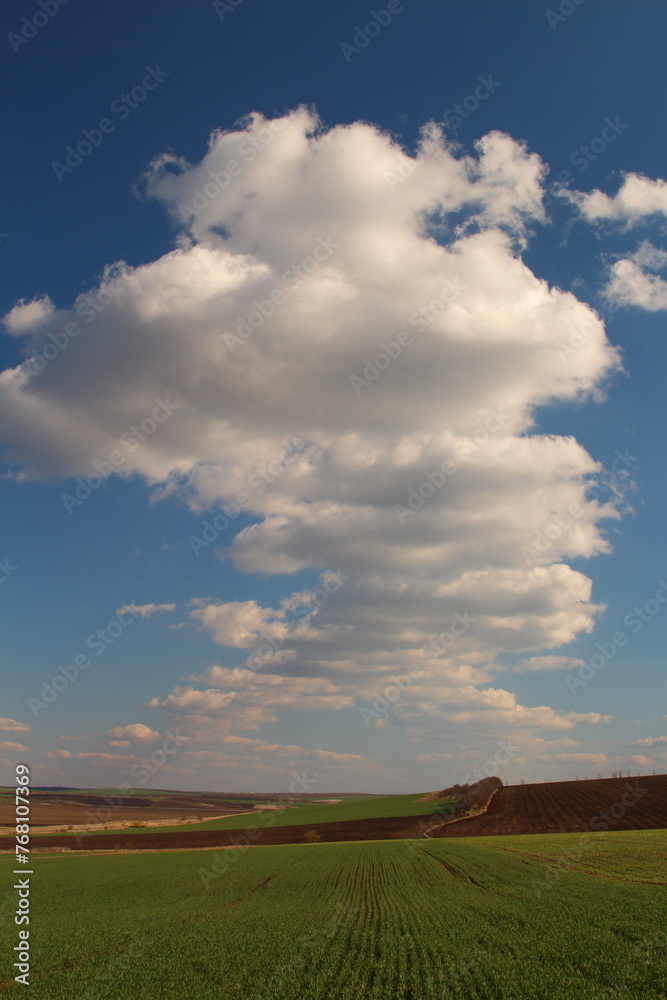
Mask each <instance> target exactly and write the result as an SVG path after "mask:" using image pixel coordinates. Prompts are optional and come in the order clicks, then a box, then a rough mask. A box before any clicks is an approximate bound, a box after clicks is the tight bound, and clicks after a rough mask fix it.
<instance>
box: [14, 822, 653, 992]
mask: <svg viewBox="0 0 667 1000" xmlns="http://www.w3.org/2000/svg"><path fill="white" fill-rule="evenodd" d="M579 839H580V838H579V836H578V835H577V834H569V835H558V836H547V837H541V836H533V837H493V838H489V840H488V841H485V840H481V839H477V838H475V839H473V840H464V839H461V840H456V841H453V840H450V841H432V840H419V841H411V842H407V843H404V842H398V841H396V842H379V843H363V844H357V843H346V844H314V845H301V846H293V845H288V846H284V847H259V848H253V849H248V850H245V851H238V852H236V858H235V861H234V863H231V864H230V865H229V866H228V867H227V868H225V869H224V870H223V872H222V874H221V875H220V876H219V877H217V878H216V879H214V880H213V881H211V882H209V884H208V887H207V888H205V887H204V883H203V881H202V877H201V873H202V871H207V870H208V869H209V868H210V866H211V864H212V862H213V860H214V852H183V853H181V852H178V853H157V854H146V855H136V854H131V855H117V856H90V855H74V856H72V855H59V854H55V855H54V854H52V855H40V856H37V857H36V858H35V860H34V868H35V875H34V876H33V880H34V881H33V884H34V886H35V888H36V887H37V886H38V887H39V891H38V892H35V894H34V903H33V917H32V918H31V925H30V930H31V942H32V943H33V948H34V952H33V965H32V968H33V976H32V984H31V987H30V993H31V996H32V997H33V998H35V1000H46V998H48V1000H107V998H108V1000H130V998H132V1000H139V998H141V1000H158V998H160V1000H172V998H173V1000H183V998H197V1000H200V998H201V1000H209V998H211V1000H212V998H218V1000H268V998H271V1000H366V998H369V1000H436V998H437V1000H445V998H450V997H451V998H456V1000H463V998H466V1000H471V998H473V1000H474V998H478V1000H656V998H659V997H665V996H667V958H666V951H665V945H666V944H667V931H666V930H665V928H666V927H667V889H665V887H664V886H662V885H648V884H645V883H644V882H643V881H636V880H635V879H638V878H646V875H645V874H643V873H645V872H649V873H650V875H651V876H652V877H653V878H654V879H655V880H656V881H660V880H661V881H667V861H666V855H667V831H646V832H641V833H640V834H635V833H624V834H617V833H606V834H595V835H594V836H593V839H592V841H591V845H590V847H589V848H588V849H589V851H590V853H589V855H588V858H587V860H586V863H587V864H590V865H592V866H593V868H594V869H595V872H596V874H597V876H599V877H594V876H593V875H591V874H585V873H580V872H577V871H572V870H569V869H567V868H563V867H560V868H558V870H557V872H556V877H555V878H552V879H551V880H550V879H549V878H548V873H549V872H552V871H554V870H555V865H554V859H558V858H562V857H564V856H570V854H571V852H572V850H573V849H574V848H575V846H576V843H577V840H579ZM568 852H570V854H568ZM219 854H220V855H227V854H228V852H225V851H222V852H219ZM229 854H230V855H231V852H229ZM542 854H543V855H544V858H541V857H539V855H542ZM0 868H2V870H3V875H4V884H5V885H7V886H11V884H12V877H11V875H10V868H11V859H8V858H2V859H0ZM619 874H622V875H623V877H624V878H626V879H628V881H618V880H616V879H615V878H614V876H618V875H619ZM0 936H2V938H3V945H4V949H5V950H4V954H5V955H6V956H9V955H11V948H12V947H13V945H14V944H15V938H16V928H15V926H14V924H13V921H12V920H11V919H8V918H7V917H5V919H4V920H3V922H2V924H0ZM9 962H10V960H9V959H8V960H7V961H6V962H5V964H4V966H3V973H2V976H3V978H2V979H0V996H9V995H14V994H15V993H16V988H17V987H16V986H15V984H14V982H13V980H12V979H11V975H10V971H9Z"/></svg>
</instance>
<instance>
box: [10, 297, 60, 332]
mask: <svg viewBox="0 0 667 1000" xmlns="http://www.w3.org/2000/svg"><path fill="white" fill-rule="evenodd" d="M54 312H55V306H54V304H53V302H52V301H51V299H50V298H49V297H48V295H45V296H44V297H43V298H38V299H33V300H32V302H23V301H21V302H17V304H16V305H15V306H14V308H13V309H10V311H9V312H8V313H7V315H6V316H4V317H3V320H2V322H3V323H4V324H5V326H6V327H7V330H8V332H9V333H10V334H11V335H12V336H13V337H20V336H22V335H23V334H24V333H27V332H28V331H31V330H33V329H35V327H39V326H41V325H42V324H43V323H45V322H46V321H47V320H49V319H50V318H51V317H52V315H53V313H54Z"/></svg>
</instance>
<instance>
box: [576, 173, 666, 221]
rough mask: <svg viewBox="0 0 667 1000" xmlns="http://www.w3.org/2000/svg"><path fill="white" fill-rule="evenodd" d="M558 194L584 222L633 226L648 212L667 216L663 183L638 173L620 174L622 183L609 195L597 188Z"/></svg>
mask: <svg viewBox="0 0 667 1000" xmlns="http://www.w3.org/2000/svg"><path fill="white" fill-rule="evenodd" d="M562 196H563V197H565V198H567V199H568V200H569V201H571V202H573V203H574V204H575V205H576V206H577V207H578V208H579V211H580V212H581V214H582V215H583V216H584V218H585V219H586V220H587V221H588V222H603V221H612V222H620V223H622V224H625V225H626V226H634V225H637V223H639V222H642V221H643V220H644V219H646V218H649V217H650V216H652V215H667V183H665V181H664V180H662V179H661V178H659V179H658V180H655V181H654V180H651V179H650V178H649V177H644V176H643V175H641V174H632V173H630V174H624V180H623V183H622V185H621V187H620V188H619V190H618V192H617V193H616V194H615V195H614V196H613V197H612V198H610V197H609V195H608V194H604V193H603V192H602V191H599V190H597V189H596V190H595V191H590V192H588V193H585V192H583V191H565V190H564V191H563V192H562Z"/></svg>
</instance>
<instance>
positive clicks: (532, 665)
mask: <svg viewBox="0 0 667 1000" xmlns="http://www.w3.org/2000/svg"><path fill="white" fill-rule="evenodd" d="M583 665H584V661H583V660H577V659H574V658H573V657H571V656H531V657H530V659H528V660H521V662H520V663H517V665H516V666H515V668H514V673H515V674H525V673H528V672H529V671H537V670H576V668H577V667H583Z"/></svg>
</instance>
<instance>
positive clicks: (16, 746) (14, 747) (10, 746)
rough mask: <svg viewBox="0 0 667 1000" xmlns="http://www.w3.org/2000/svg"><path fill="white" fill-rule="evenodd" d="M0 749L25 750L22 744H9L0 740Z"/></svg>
mask: <svg viewBox="0 0 667 1000" xmlns="http://www.w3.org/2000/svg"><path fill="white" fill-rule="evenodd" d="M0 749H2V750H25V747H24V746H23V744H22V743H9V742H8V741H7V740H0Z"/></svg>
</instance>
